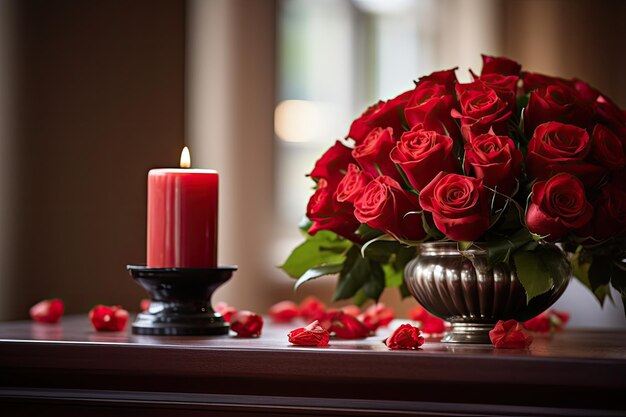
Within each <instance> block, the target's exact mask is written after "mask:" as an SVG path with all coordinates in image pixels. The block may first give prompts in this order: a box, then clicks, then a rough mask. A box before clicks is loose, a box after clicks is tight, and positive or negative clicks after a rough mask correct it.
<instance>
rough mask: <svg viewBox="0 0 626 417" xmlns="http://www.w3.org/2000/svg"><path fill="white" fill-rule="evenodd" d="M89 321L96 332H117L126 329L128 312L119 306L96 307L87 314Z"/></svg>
mask: <svg viewBox="0 0 626 417" xmlns="http://www.w3.org/2000/svg"><path fill="white" fill-rule="evenodd" d="M89 320H90V321H91V324H92V325H93V327H94V329H96V330H97V331H110V332H118V331H122V330H124V329H125V328H126V323H128V311H126V310H124V309H123V308H122V307H121V306H105V305H101V304H100V305H97V306H95V307H94V308H92V309H91V311H90V312H89Z"/></svg>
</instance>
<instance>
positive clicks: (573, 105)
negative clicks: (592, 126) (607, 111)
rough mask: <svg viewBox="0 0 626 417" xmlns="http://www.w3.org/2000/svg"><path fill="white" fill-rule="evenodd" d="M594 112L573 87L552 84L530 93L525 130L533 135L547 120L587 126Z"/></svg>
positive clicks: (525, 115) (529, 134) (525, 112)
mask: <svg viewBox="0 0 626 417" xmlns="http://www.w3.org/2000/svg"><path fill="white" fill-rule="evenodd" d="M592 115H593V113H592V111H591V108H590V107H589V105H588V104H587V103H585V102H584V101H583V100H582V98H581V97H580V95H579V94H578V93H577V92H576V90H574V89H573V88H570V87H566V86H560V85H550V86H547V87H545V88H540V89H538V90H535V91H533V92H532V93H530V98H529V100H528V105H527V106H526V109H525V110H524V130H525V131H526V134H527V135H528V136H531V135H532V134H533V132H534V131H535V128H536V127H537V126H539V125H540V124H542V123H545V122H562V123H568V124H573V125H576V126H580V127H583V128H586V127H587V126H588V125H589V123H590V122H591V117H592Z"/></svg>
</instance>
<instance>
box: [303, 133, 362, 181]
mask: <svg viewBox="0 0 626 417" xmlns="http://www.w3.org/2000/svg"><path fill="white" fill-rule="evenodd" d="M351 163H352V164H353V163H355V161H354V158H353V157H352V149H350V148H348V147H347V146H346V145H344V144H343V143H341V142H339V141H336V142H335V144H334V145H333V146H331V147H330V148H329V149H328V150H327V151H326V152H325V153H324V155H322V157H321V158H320V159H318V160H317V162H316V163H315V167H313V171H311V173H310V174H309V176H310V177H311V178H313V179H315V180H319V179H322V178H323V179H325V180H326V181H327V182H328V183H331V184H333V185H336V184H337V183H338V182H339V181H341V178H343V174H344V172H346V169H348V165H349V164H351Z"/></svg>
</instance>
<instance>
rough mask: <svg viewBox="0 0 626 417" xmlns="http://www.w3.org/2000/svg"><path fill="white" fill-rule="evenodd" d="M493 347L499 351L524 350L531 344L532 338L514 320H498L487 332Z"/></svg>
mask: <svg viewBox="0 0 626 417" xmlns="http://www.w3.org/2000/svg"><path fill="white" fill-rule="evenodd" d="M489 338H490V339H491V343H493V346H494V347H496V348H498V349H500V348H503V349H525V348H527V347H529V346H530V344H531V343H532V342H533V337H532V336H531V335H530V334H529V333H528V332H527V331H526V329H524V326H522V324H521V323H519V322H517V321H515V320H507V321H504V320H500V321H498V323H496V325H495V327H494V328H493V329H492V330H491V331H489Z"/></svg>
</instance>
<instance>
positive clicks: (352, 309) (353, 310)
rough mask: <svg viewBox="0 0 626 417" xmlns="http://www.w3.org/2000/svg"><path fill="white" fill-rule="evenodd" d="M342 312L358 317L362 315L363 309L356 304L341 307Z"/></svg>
mask: <svg viewBox="0 0 626 417" xmlns="http://www.w3.org/2000/svg"><path fill="white" fill-rule="evenodd" d="M341 311H343V312H344V313H346V314H347V315H349V316H352V317H358V316H359V314H361V309H360V308H359V307H357V306H355V305H354V304H351V305H348V306H344V307H341Z"/></svg>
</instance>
